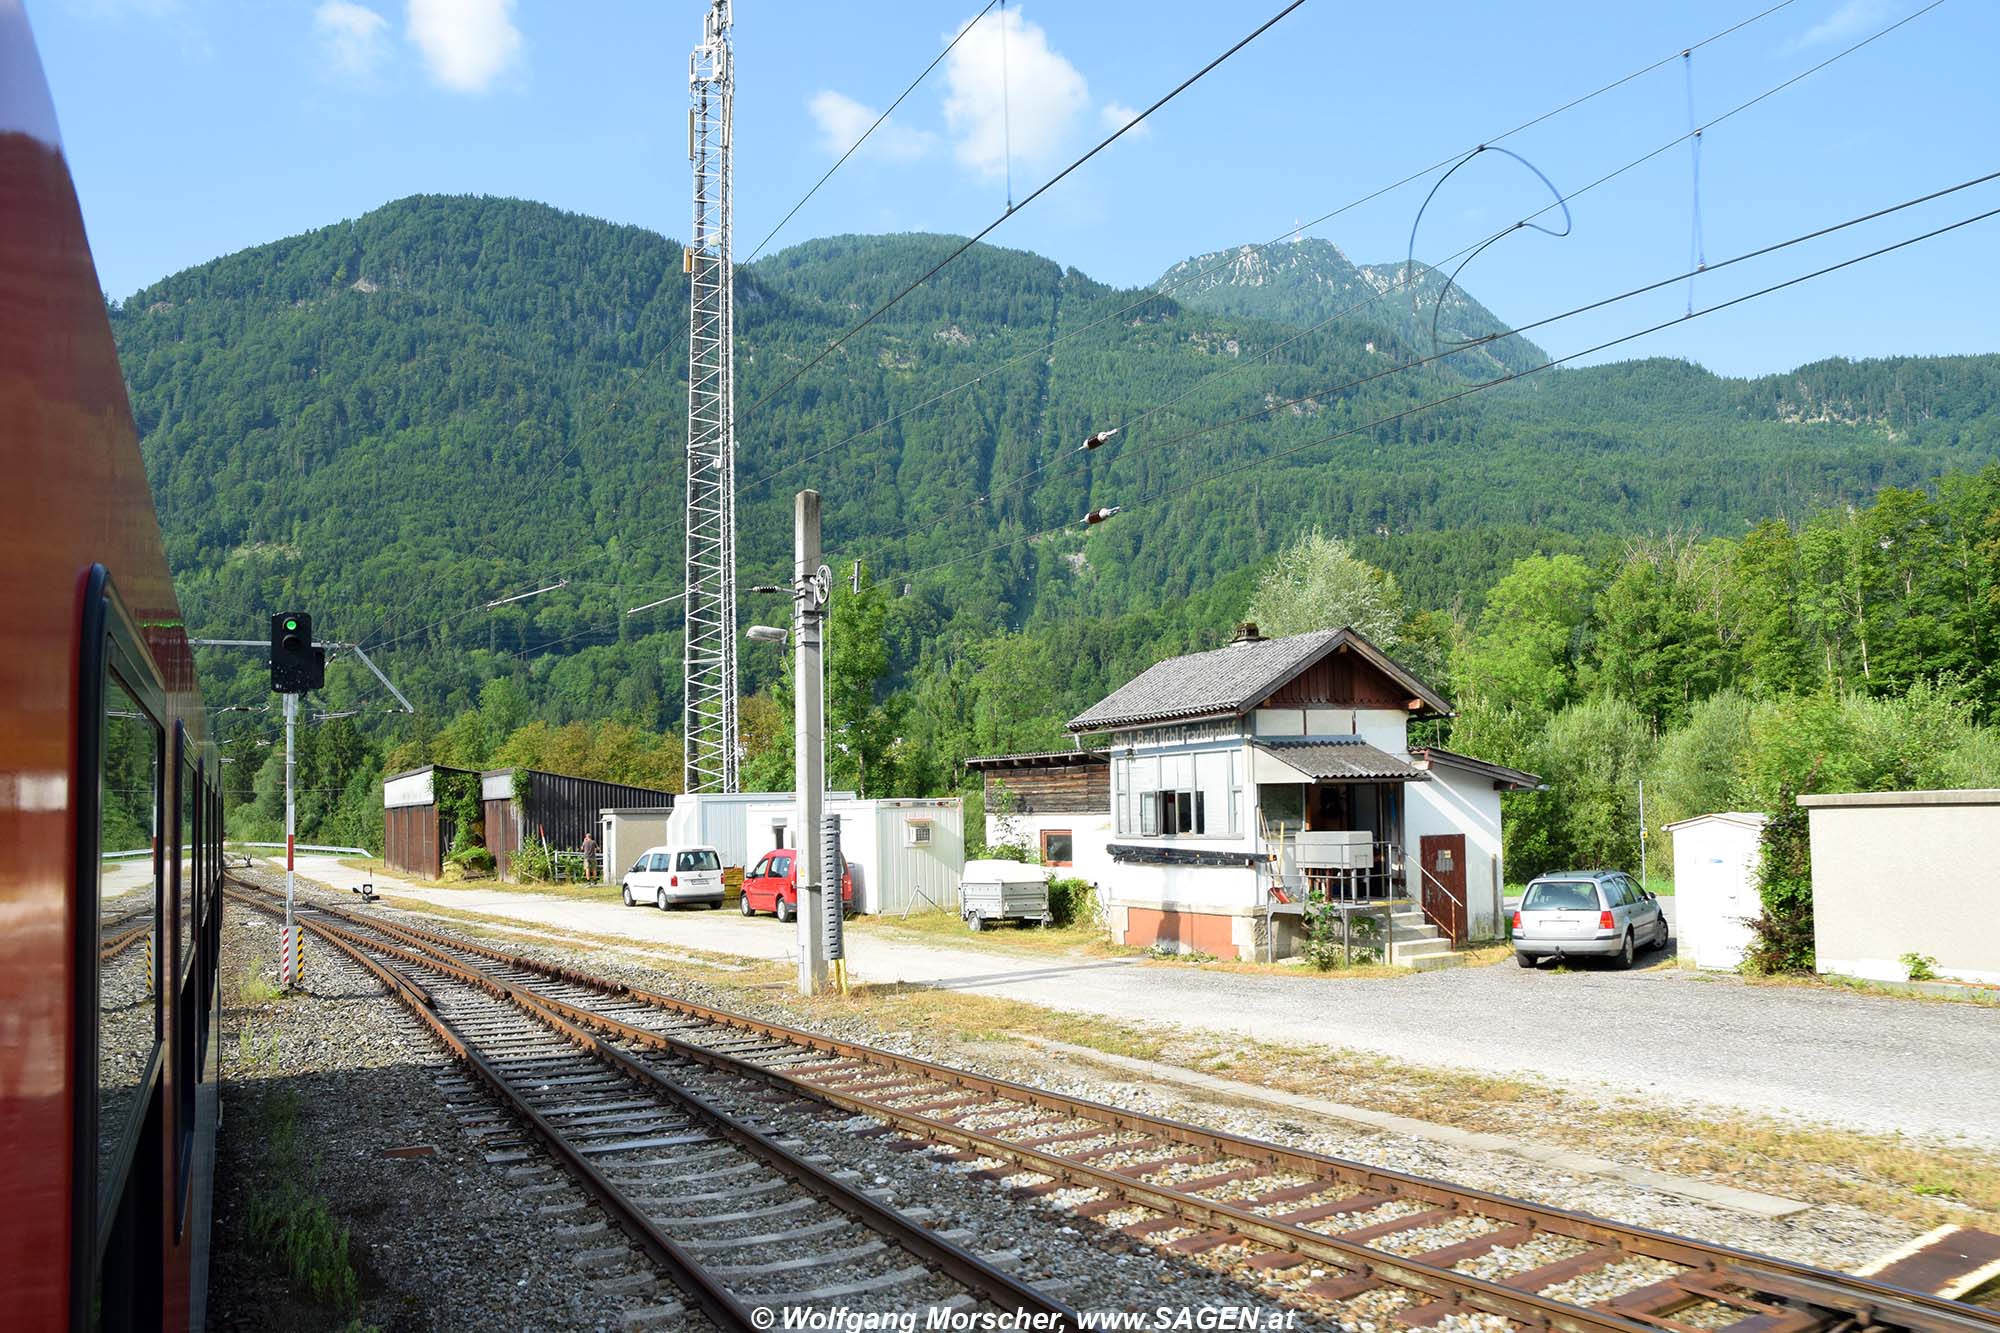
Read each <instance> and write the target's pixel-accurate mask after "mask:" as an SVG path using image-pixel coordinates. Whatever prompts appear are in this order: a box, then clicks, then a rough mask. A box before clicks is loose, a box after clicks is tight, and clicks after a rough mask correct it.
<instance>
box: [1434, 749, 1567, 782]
mask: <svg viewBox="0 0 2000 1333" xmlns="http://www.w3.org/2000/svg"><path fill="white" fill-rule="evenodd" d="M1410 758H1412V759H1414V760H1416V761H1417V762H1418V763H1419V764H1421V765H1426V766H1428V765H1430V764H1434V763H1436V764H1450V765H1451V766H1452V767H1453V768H1462V769H1465V770H1466V771H1467V772H1470V773H1483V774H1485V775H1486V776H1487V777H1489V778H1492V779H1493V783H1494V785H1495V786H1497V787H1503V788H1506V787H1511V788H1513V789H1515V790H1517V791H1533V790H1535V789H1536V788H1537V787H1539V786H1541V785H1542V780H1541V778H1539V777H1537V776H1536V775H1535V774H1533V773H1529V772H1525V771H1523V770H1521V769H1518V768H1509V767H1507V765H1505V764H1496V763H1494V762H1493V761H1492V760H1490V759H1474V758H1473V757H1472V756H1471V755H1469V754H1459V753H1457V752H1455V751H1452V750H1447V749H1444V748H1443V747H1442V746H1437V745H1412V746H1411V747H1410Z"/></svg>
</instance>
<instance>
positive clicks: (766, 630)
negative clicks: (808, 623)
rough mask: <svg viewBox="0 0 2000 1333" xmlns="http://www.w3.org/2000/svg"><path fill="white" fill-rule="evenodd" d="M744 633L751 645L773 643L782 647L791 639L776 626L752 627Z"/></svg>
mask: <svg viewBox="0 0 2000 1333" xmlns="http://www.w3.org/2000/svg"><path fill="white" fill-rule="evenodd" d="M752 591H753V592H754V591H755V589H752ZM746 632H747V633H748V635H749V637H750V642H752V643H775V644H777V645H778V646H779V647H783V646H784V644H785V642H786V641H787V640H788V639H789V638H790V637H791V636H790V634H788V633H787V632H786V631H785V630H782V629H779V628H778V627H777V626H776V625H752V626H751V627H750V628H749V630H748V631H746Z"/></svg>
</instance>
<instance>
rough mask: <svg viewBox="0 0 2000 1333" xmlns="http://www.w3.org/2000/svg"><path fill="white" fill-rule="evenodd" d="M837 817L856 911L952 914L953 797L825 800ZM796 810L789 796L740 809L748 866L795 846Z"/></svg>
mask: <svg viewBox="0 0 2000 1333" xmlns="http://www.w3.org/2000/svg"><path fill="white" fill-rule="evenodd" d="M825 810H826V813H827V814H829V815H838V816H839V817H840V851H841V855H843V856H845V857H846V858H847V865H848V871H849V873H850V874H851V875H852V876H853V877H854V910H855V911H856V912H872V913H885V914H888V915H893V916H907V915H909V914H910V913H911V912H930V911H935V912H948V911H950V910H952V906H953V901H954V893H955V891H956V889H957V886H958V880H959V874H960V872H961V871H962V870H963V869H964V867H965V820H964V810H963V809H962V807H961V806H960V804H959V801H958V798H957V797H942V798H931V797H892V798H888V799H884V800H866V801H864V800H861V799H859V798H857V797H854V796H851V795H830V796H829V797H828V798H827V800H826V804H825ZM798 822H799V821H798V807H797V806H796V805H795V804H794V802H793V800H792V798H791V796H790V795H789V794H787V795H785V796H782V797H779V798H776V799H771V798H766V799H764V800H763V801H761V802H759V803H757V804H754V805H750V806H748V807H746V808H745V825H746V830H745V831H746V835H747V837H748V849H749V850H748V856H749V864H753V865H754V864H755V863H756V861H757V860H758V858H760V857H762V856H763V855H764V854H765V853H766V852H769V851H772V850H774V849H776V848H779V847H796V846H798V845H799V842H800V838H799V831H798Z"/></svg>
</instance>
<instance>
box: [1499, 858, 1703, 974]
mask: <svg viewBox="0 0 2000 1333" xmlns="http://www.w3.org/2000/svg"><path fill="white" fill-rule="evenodd" d="M1666 944H1667V918H1666V914H1665V913H1663V912H1662V911H1661V910H1660V904H1659V900H1658V899H1656V898H1655V897H1653V895H1652V894H1650V893H1648V892H1646V890H1644V889H1642V888H1640V887H1639V886H1638V884H1636V883H1635V882H1634V881H1633V879H1632V877H1631V876H1630V875H1627V874H1624V873H1622V872H1620V871H1617V870H1575V871H1566V872H1564V873H1562V874H1559V875H1543V876H1541V877H1539V878H1537V879H1535V880H1534V881H1532V882H1531V883H1530V884H1529V885H1528V891H1527V892H1526V893H1524V894H1522V895H1521V906H1520V907H1519V908H1518V909H1516V910H1515V912H1514V961H1515V962H1517V963H1519V964H1520V965H1521V966H1522V967H1533V966H1534V965H1535V964H1536V963H1537V962H1539V961H1541V960H1542V959H1544V958H1572V957H1595V958H1611V959H1613V960H1615V963H1616V965H1617V966H1619V967H1630V966H1632V959H1633V956H1634V955H1635V954H1636V953H1637V952H1638V951H1639V950H1641V949H1663V948H1665V947H1666Z"/></svg>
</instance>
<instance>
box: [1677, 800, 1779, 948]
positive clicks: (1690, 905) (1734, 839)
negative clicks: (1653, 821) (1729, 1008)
mask: <svg viewBox="0 0 2000 1333" xmlns="http://www.w3.org/2000/svg"><path fill="white" fill-rule="evenodd" d="M1766 822H1767V820H1766V819H1765V817H1764V816H1763V815H1761V814H1755V813H1750V812H1745V811H1740V810H1732V811H1725V812H1721V813H1718V814H1712V815H1696V816H1695V817H1694V818H1693V819H1683V820H1681V821H1680V822H1679V823H1677V824H1669V825H1667V832H1668V833H1671V834H1672V835H1673V838H1674V932H1675V934H1676V935H1678V936H1679V937H1680V956H1681V957H1683V958H1688V959H1692V960H1693V962H1694V964H1695V966H1697V967H1707V968H1716V969H1720V970H1724V971H1727V970H1730V969H1733V968H1735V967H1736V965H1737V964H1738V963H1741V962H1742V961H1743V951H1744V950H1745V949H1746V948H1748V947H1749V944H1750V926H1749V923H1750V922H1751V921H1752V920H1753V919H1755V918H1756V917H1757V916H1758V915H1759V914H1761V913H1762V911H1763V903H1762V901H1761V900H1760V899H1759V898H1758V896H1757V852H1758V846H1759V843H1760V841H1761V839H1762V837H1763V834H1764V825H1765V823H1766Z"/></svg>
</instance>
